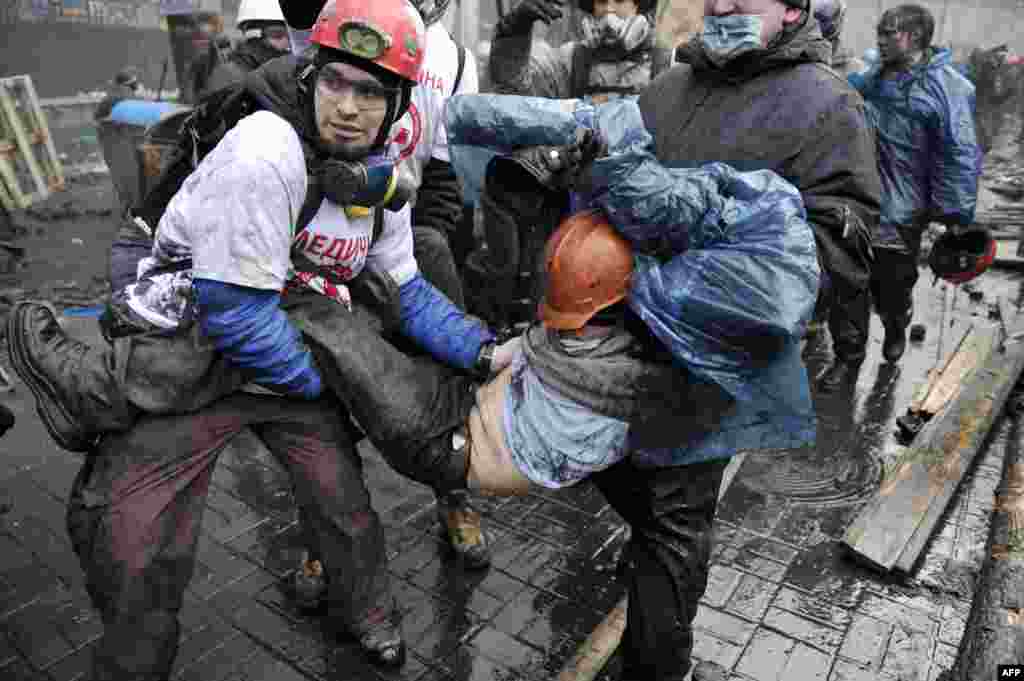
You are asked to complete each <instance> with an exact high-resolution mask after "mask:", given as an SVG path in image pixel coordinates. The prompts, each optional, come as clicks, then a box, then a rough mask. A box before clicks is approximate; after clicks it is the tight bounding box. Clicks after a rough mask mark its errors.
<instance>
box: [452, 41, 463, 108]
mask: <svg viewBox="0 0 1024 681" xmlns="http://www.w3.org/2000/svg"><path fill="white" fill-rule="evenodd" d="M455 49H456V50H458V52H459V68H458V70H457V71H456V72H455V85H453V86H452V94H453V95H454V94H455V93H456V92H458V91H459V85H461V84H462V72H463V71H465V70H466V48H465V47H463V46H462V45H460V44H459V43H455Z"/></svg>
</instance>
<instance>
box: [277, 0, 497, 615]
mask: <svg viewBox="0 0 1024 681" xmlns="http://www.w3.org/2000/svg"><path fill="white" fill-rule="evenodd" d="M322 4H323V3H322V0H311V1H310V2H308V3H287V5H286V6H285V7H284V8H283V9H284V14H285V19H286V20H287V21H288V25H289V32H290V35H291V38H292V47H293V51H295V53H296V54H300V53H301V52H302V51H303V50H304V49H306V46H308V44H309V38H310V35H311V33H312V28H313V25H314V23H315V20H316V16H315V15H314V14H313V13H312V11H311V10H313V9H314V8H319V7H320V6H321V5H322ZM412 4H413V5H414V6H415V7H416V9H417V10H418V11H419V13H420V16H421V17H422V18H423V23H424V24H425V25H426V27H427V37H426V41H427V55H426V57H425V59H424V62H423V68H422V69H421V71H420V81H419V86H417V87H416V88H414V89H413V92H412V101H411V104H410V106H409V110H408V111H407V112H406V113H405V115H404V116H402V117H401V118H399V120H398V121H397V122H396V123H395V125H394V126H393V127H392V129H391V137H390V140H389V144H388V157H389V158H391V159H395V160H399V161H401V162H402V164H403V166H404V167H405V168H408V169H409V171H410V174H411V176H412V179H413V184H414V185H415V186H416V194H415V197H414V199H413V200H411V201H410V205H409V206H407V207H405V208H403V210H405V211H407V212H409V213H410V217H411V222H412V234H413V252H414V253H415V255H416V262H417V264H418V266H419V268H420V272H421V273H422V274H423V276H424V277H425V278H426V279H427V281H429V282H430V283H431V284H433V285H434V286H436V287H437V288H438V289H440V290H441V292H442V293H444V294H445V295H446V296H447V297H448V298H449V299H450V300H451V301H452V302H453V303H455V304H456V305H458V306H459V307H460V308H463V309H465V308H466V305H465V299H464V293H463V288H462V282H461V280H460V277H459V273H458V265H457V258H456V255H455V251H456V250H458V249H459V244H458V243H457V241H456V237H457V236H459V224H460V220H461V219H462V218H463V216H462V212H463V210H464V207H463V205H462V195H461V191H460V190H459V186H458V182H457V180H456V178H455V173H454V171H453V170H452V166H451V159H450V157H449V153H448V142H447V135H446V132H445V125H444V112H445V106H446V105H447V102H448V100H449V99H450V98H451V97H452V96H454V95H456V94H467V93H469V94H471V93H475V92H477V89H478V82H477V81H478V78H477V66H476V60H475V59H474V57H473V54H472V52H471V51H470V50H467V49H466V48H465V47H463V46H462V45H459V44H458V43H457V42H456V41H455V40H454V39H453V38H452V36H451V34H450V33H449V32H448V29H447V28H445V26H444V24H443V23H442V21H441V19H442V18H443V16H444V14H445V12H446V11H447V9H448V6H449V2H448V0H436V1H435V0H414V2H413V3H412ZM470 212H471V211H470ZM462 250H466V249H465V248H463V249H462ZM404 349H407V350H411V349H410V348H404ZM437 512H438V520H439V527H440V529H441V532H442V535H443V537H444V539H445V541H446V543H447V545H448V546H449V548H450V555H451V556H452V557H454V558H455V559H456V562H457V563H458V564H459V565H460V566H462V567H464V568H468V569H482V568H485V567H487V566H488V565H490V563H491V556H490V547H489V533H487V532H485V531H484V529H483V527H482V526H481V525H482V519H481V515H480V513H479V512H478V511H477V510H476V509H475V508H474V507H473V505H472V504H471V502H470V499H469V497H468V495H466V494H465V492H464V491H453V492H451V493H449V494H447V495H439V496H438V498H437ZM312 560H315V556H312V555H311V556H310V557H309V558H308V559H307V561H306V563H305V564H304V565H303V567H302V569H300V570H297V571H296V572H295V575H294V580H295V589H294V592H295V595H296V597H297V601H298V602H299V603H300V605H302V606H304V607H307V608H314V607H316V606H317V604H318V603H319V600H320V596H319V594H322V593H323V587H322V584H321V583H320V582H321V580H320V579H319V578H318V577H317V571H316V570H314V569H311V566H310V563H311V562H312Z"/></svg>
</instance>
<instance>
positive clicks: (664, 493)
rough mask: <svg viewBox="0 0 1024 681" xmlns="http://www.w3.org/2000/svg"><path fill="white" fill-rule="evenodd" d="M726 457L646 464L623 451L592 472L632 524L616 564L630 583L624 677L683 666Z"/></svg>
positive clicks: (646, 679)
mask: <svg viewBox="0 0 1024 681" xmlns="http://www.w3.org/2000/svg"><path fill="white" fill-rule="evenodd" d="M727 463H728V462H727V461H725V460H717V461H708V462H705V463H699V464H693V465H690V466H679V467H675V468H653V469H647V468H637V467H636V466H635V465H633V463H632V462H631V461H630V460H629V459H625V460H623V461H622V462H620V463H618V464H616V465H615V466H612V467H611V468H609V469H607V470H604V471H601V472H600V473H597V474H595V475H594V476H592V480H593V481H594V482H595V483H596V484H597V486H598V488H599V489H600V490H601V492H602V493H603V494H604V496H605V498H606V499H607V500H608V503H609V504H611V506H612V508H614V509H615V511H616V512H617V513H618V514H619V515H621V516H622V517H623V518H624V519H625V520H626V522H628V523H629V526H630V530H631V535H630V539H629V542H628V543H627V545H626V548H625V551H624V552H623V554H622V563H621V564H620V565H619V569H620V572H621V574H622V576H623V577H624V578H625V580H626V585H627V589H628V591H629V609H628V614H627V617H626V631H625V633H624V634H623V639H622V646H623V651H624V653H625V657H624V669H623V678H628V679H630V681H634V680H635V681H682V678H683V677H684V676H685V675H686V673H687V671H689V669H690V654H691V652H692V650H693V628H692V623H693V619H694V617H696V616H697V606H698V604H699V602H700V599H701V597H702V596H703V595H704V590H705V589H706V588H707V581H708V563H709V562H710V559H711V530H712V522H713V520H714V517H715V508H716V506H717V504H718V488H719V487H720V486H721V484H722V474H723V473H724V472H725V467H726V465H727Z"/></svg>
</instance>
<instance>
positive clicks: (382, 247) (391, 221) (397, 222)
mask: <svg viewBox="0 0 1024 681" xmlns="http://www.w3.org/2000/svg"><path fill="white" fill-rule="evenodd" d="M377 210H381V209H380V208H378V209H377ZM366 260H367V262H372V263H373V264H374V265H375V266H376V267H377V268H378V269H382V270H384V271H386V272H387V273H388V274H390V275H391V276H392V278H394V280H395V282H396V283H397V284H398V285H399V286H401V285H402V284H404V283H406V282H407V281H409V280H410V279H412V278H413V277H414V276H416V272H417V271H419V268H418V267H417V266H416V257H415V256H414V255H413V252H412V209H411V208H410V207H409V205H408V204H407V205H406V206H405V207H404V208H402V210H400V211H399V212H397V213H392V212H391V211H384V229H383V231H382V232H381V235H380V237H378V239H377V240H376V241H374V242H373V245H372V246H371V247H370V252H369V253H367V255H366Z"/></svg>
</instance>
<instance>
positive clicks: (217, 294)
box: [192, 278, 323, 400]
mask: <svg viewBox="0 0 1024 681" xmlns="http://www.w3.org/2000/svg"><path fill="white" fill-rule="evenodd" d="M192 288H193V290H194V291H195V293H196V303H197V307H198V310H199V324H200V328H201V329H202V331H203V334H204V335H205V336H207V337H208V338H209V339H210V340H212V341H213V344H214V346H215V347H216V348H217V350H219V351H220V352H221V353H222V354H223V355H224V356H225V357H226V358H227V359H228V360H230V361H231V362H232V363H234V364H235V365H237V366H238V367H241V368H242V369H244V370H246V371H247V372H249V374H250V376H251V377H252V380H253V381H254V382H255V383H257V384H259V385H261V386H263V387H265V388H267V389H269V390H272V391H274V392H278V393H282V394H285V395H289V396H292V397H300V398H304V399H307V400H312V399H316V398H317V397H319V396H320V394H321V393H322V391H323V388H322V385H321V380H320V372H319V371H317V368H316V366H315V365H314V364H313V357H312V355H311V354H310V352H309V350H308V349H306V348H305V347H304V346H303V344H302V342H301V336H300V334H299V332H298V331H297V330H296V329H295V327H293V326H292V324H291V322H289V321H288V317H287V316H286V315H285V313H284V311H283V310H281V308H280V307H279V305H280V302H281V294H279V293H277V292H276V291H269V290H263V289H256V288H250V287H248V286H237V285H235V284H226V283H223V282H219V281H213V280H210V279H199V278H197V279H195V280H194V281H193V282H192Z"/></svg>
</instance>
